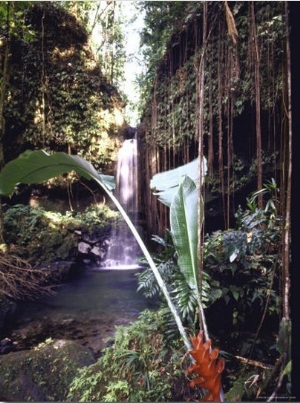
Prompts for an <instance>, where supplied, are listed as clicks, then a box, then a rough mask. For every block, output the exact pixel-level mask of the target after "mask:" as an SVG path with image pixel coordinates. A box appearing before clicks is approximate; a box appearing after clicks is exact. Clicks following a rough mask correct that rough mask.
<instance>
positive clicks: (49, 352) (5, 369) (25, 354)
mask: <svg viewBox="0 0 300 403" xmlns="http://www.w3.org/2000/svg"><path fill="white" fill-rule="evenodd" d="M94 363H95V359H94V357H93V355H92V353H91V351H90V350H89V349H88V348H85V347H83V346H80V345H79V344H77V343H76V342H73V341H70V340H63V339H60V340H52V339H50V340H47V341H46V342H45V343H42V344H40V345H39V346H37V347H36V348H34V349H32V350H24V351H18V352H11V353H8V354H6V355H3V356H0V368H1V371H0V385H1V386H0V400H1V401H19V402H21V401H64V400H65V398H66V394H67V391H68V386H69V385H70V383H71V382H72V380H73V378H74V377H75V375H76V373H77V370H78V369H79V368H82V367H85V366H89V365H91V364H94Z"/></svg>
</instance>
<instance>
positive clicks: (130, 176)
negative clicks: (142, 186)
mask: <svg viewBox="0 0 300 403" xmlns="http://www.w3.org/2000/svg"><path fill="white" fill-rule="evenodd" d="M116 189H117V195H116V196H117V198H118V200H119V202H120V203H121V204H122V206H123V208H124V210H125V211H126V213H127V214H128V215H129V216H130V218H131V220H132V222H133V224H135V223H136V219H137V216H136V215H137V195H138V192H137V140H136V139H130V140H125V141H124V144H123V147H122V148H120V150H119V153H118V165H117V183H116Z"/></svg>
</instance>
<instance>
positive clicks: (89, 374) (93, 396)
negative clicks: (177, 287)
mask: <svg viewBox="0 0 300 403" xmlns="http://www.w3.org/2000/svg"><path fill="white" fill-rule="evenodd" d="M164 331H165V329H164V325H163V320H162V313H161V312H154V311H149V310H146V311H144V312H142V314H141V315H140V317H139V319H138V320H137V321H136V322H134V323H132V324H131V325H130V326H118V327H116V333H115V339H114V344H113V345H112V346H110V347H107V348H105V349H104V350H103V356H102V357H101V358H100V359H99V360H98V361H97V363H95V364H94V365H91V366H90V367H88V368H84V369H82V370H80V371H79V373H78V375H77V376H76V378H74V380H73V382H72V384H71V385H70V389H69V393H68V397H67V399H68V401H108V402H113V401H134V402H137V401H154V402H157V401H183V400H186V399H185V398H186V397H187V396H188V395H190V394H191V393H193V392H191V391H190V389H189V387H188V382H187V381H186V377H185V375H184V365H185V363H183V362H182V359H183V357H184V353H185V351H184V350H182V343H181V342H180V341H178V340H174V341H173V342H170V343H165V341H164V338H163V333H164ZM193 397H196V395H194V396H193Z"/></svg>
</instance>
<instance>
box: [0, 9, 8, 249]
mask: <svg viewBox="0 0 300 403" xmlns="http://www.w3.org/2000/svg"><path fill="white" fill-rule="evenodd" d="M9 11H10V3H9V2H7V16H6V17H7V36H6V40H5V45H4V46H5V52H4V60H3V70H2V82H1V95H0V170H1V169H2V168H3V166H4V163H5V160H4V152H3V137H4V133H5V119H4V104H5V98H6V86H7V83H8V74H9V72H8V60H9V18H10V15H9ZM2 243H4V237H3V210H2V201H1V197H0V244H2Z"/></svg>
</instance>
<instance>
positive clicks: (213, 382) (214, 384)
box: [188, 331, 225, 402]
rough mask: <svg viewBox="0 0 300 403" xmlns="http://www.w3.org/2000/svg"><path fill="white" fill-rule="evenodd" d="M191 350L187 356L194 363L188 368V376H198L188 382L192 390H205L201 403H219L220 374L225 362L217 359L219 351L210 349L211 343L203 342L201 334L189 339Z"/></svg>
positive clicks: (208, 341)
mask: <svg viewBox="0 0 300 403" xmlns="http://www.w3.org/2000/svg"><path fill="white" fill-rule="evenodd" d="M191 341H192V345H193V350H191V351H189V354H190V355H191V356H192V357H193V358H194V360H195V363H194V364H192V365H191V366H190V367H189V368H188V374H192V373H195V374H197V375H198V376H197V377H196V378H195V379H193V380H192V381H191V382H190V386H191V387H192V388H193V387H195V386H196V385H197V386H199V387H201V388H203V389H206V390H207V391H208V392H207V394H206V395H205V396H204V397H203V399H201V401H203V402H220V401H221V398H220V393H221V387H222V385H221V373H222V372H223V370H224V367H225V360H224V359H223V358H221V359H220V358H218V356H219V349H217V348H215V349H213V350H212V349H211V341H210V340H207V341H206V342H204V336H203V332H202V331H200V332H199V334H198V336H197V337H191Z"/></svg>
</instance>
